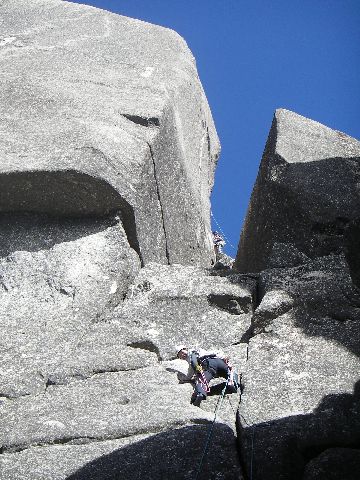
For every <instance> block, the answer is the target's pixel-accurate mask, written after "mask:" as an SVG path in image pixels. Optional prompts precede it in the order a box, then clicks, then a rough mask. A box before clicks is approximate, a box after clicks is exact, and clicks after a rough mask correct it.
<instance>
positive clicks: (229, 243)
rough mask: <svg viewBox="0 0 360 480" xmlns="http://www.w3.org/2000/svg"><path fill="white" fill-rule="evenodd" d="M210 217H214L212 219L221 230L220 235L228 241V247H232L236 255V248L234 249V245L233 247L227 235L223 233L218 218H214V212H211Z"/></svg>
mask: <svg viewBox="0 0 360 480" xmlns="http://www.w3.org/2000/svg"><path fill="white" fill-rule="evenodd" d="M210 215H211V216H212V218H213V219H214V222H215V224H216V225H217V227H218V229H219V230H220V233H221V235H222V236H223V237H224V239H225V240H226V241H227V243H228V245H230V247H231V248H232V249H233V250H234V252H235V253H236V250H237V249H236V248H235V247H234V245H232V243H231V242H230V241H229V239H228V238H227V237H226V235H225V233H224V232H223V231H222V229H221V226H220V225H219V223H218V222H217V220H216V218H215V217H214V214H213V212H212V210H210Z"/></svg>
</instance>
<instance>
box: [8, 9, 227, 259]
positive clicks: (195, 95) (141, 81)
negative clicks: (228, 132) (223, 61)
mask: <svg viewBox="0 0 360 480" xmlns="http://www.w3.org/2000/svg"><path fill="white" fill-rule="evenodd" d="M0 16H1V18H2V20H3V21H2V23H1V27H0V49H1V56H0V68H1V70H2V72H3V74H2V76H1V80H0V82H1V85H0V109H1V113H0V145H1V152H2V153H1V158H0V212H9V211H27V212H28V211H31V212H37V213H47V214H56V215H89V214H100V215H102V214H109V213H114V212H119V213H120V214H121V216H122V219H123V224H124V227H125V232H126V235H127V238H128V241H129V243H130V245H131V247H132V248H134V249H135V250H136V251H137V253H138V255H139V256H140V258H141V260H142V262H143V263H147V262H149V261H157V262H161V263H174V262H177V263H183V264H205V265H209V264H210V261H211V259H212V257H213V248H212V244H211V236H210V220H209V193H210V190H211V188H212V184H213V174H214V168H215V164H216V160H217V157H218V154H219V143H218V139H217V135H216V132H215V128H214V125H213V121H212V118H211V113H210V110H209V107H208V104H207V101H206V98H205V96H204V93H203V90H202V87H201V84H200V81H199V79H198V76H197V72H196V66H195V61H194V59H193V57H192V55H191V53H190V51H189V50H188V48H187V46H186V44H185V42H184V41H183V40H182V38H181V37H179V35H177V34H176V33H175V32H173V31H171V30H168V29H166V28H162V27H158V26H155V25H150V24H147V23H144V22H141V21H137V20H133V19H129V18H125V17H122V16H119V15H115V14H112V13H109V12H105V11H102V10H98V9H95V8H92V7H88V6H84V5H77V4H73V3H70V2H65V1H60V0H34V1H31V2H28V1H25V0H14V1H12V2H1V5H0Z"/></svg>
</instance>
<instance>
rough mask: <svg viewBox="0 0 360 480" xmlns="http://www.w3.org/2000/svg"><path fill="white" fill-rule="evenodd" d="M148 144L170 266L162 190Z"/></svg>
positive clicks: (153, 157)
mask: <svg viewBox="0 0 360 480" xmlns="http://www.w3.org/2000/svg"><path fill="white" fill-rule="evenodd" d="M147 144H148V146H149V150H150V155H151V160H152V164H153V168H154V180H155V184H156V194H157V197H158V200H159V205H160V211H161V222H162V227H163V230H164V238H165V255H166V258H167V261H168V264H169V265H170V255H169V248H168V240H167V236H166V227H165V218H164V210H163V206H162V203H161V198H160V189H159V182H158V178H157V173H156V162H155V156H154V153H153V151H152V148H151V145H150V143H149V142H147Z"/></svg>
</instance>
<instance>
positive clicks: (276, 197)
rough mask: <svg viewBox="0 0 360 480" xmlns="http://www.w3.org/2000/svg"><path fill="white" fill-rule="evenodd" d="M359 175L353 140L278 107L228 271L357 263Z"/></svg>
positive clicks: (359, 150)
mask: <svg viewBox="0 0 360 480" xmlns="http://www.w3.org/2000/svg"><path fill="white" fill-rule="evenodd" d="M359 172H360V142H359V141H358V140H355V139H354V138H351V137H349V136H347V135H345V134H344V133H341V132H338V131H336V130H332V129H330V128H328V127H325V126H324V125H321V124H320V123H318V122H315V121H313V120H309V119H307V118H305V117H302V116H300V115H298V114H296V113H293V112H290V111H288V110H283V109H280V110H277V111H276V112H275V116H274V120H273V123H272V126H271V130H270V134H269V138H268V141H267V144H266V147H265V151H264V155H263V158H262V161H261V165H260V170H259V174H258V177H257V180H256V183H255V186H254V189H253V193H252V196H251V200H250V204H249V208H248V212H247V215H246V219H245V223H244V227H243V230H242V233H241V239H240V244H239V250H238V253H237V257H236V260H235V264H234V266H235V268H237V269H238V270H239V271H241V272H259V271H261V270H263V269H265V268H269V267H274V266H283V267H286V266H296V265H299V264H301V263H304V262H306V261H307V258H316V257H321V256H323V255H330V254H340V253H342V252H343V253H346V254H347V255H348V260H349V263H350V264H351V265H352V264H354V263H356V265H358V256H357V253H355V250H356V251H357V248H356V246H355V245H356V240H357V239H358V233H356V232H357V230H356V232H355V225H358V222H359V215H360V213H359V212H360V194H359V188H358V183H359ZM340 179H341V181H340ZM351 268H352V267H351ZM354 269H355V267H354ZM353 275H354V276H356V273H355V272H354V273H353Z"/></svg>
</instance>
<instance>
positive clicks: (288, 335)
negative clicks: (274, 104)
mask: <svg viewBox="0 0 360 480" xmlns="http://www.w3.org/2000/svg"><path fill="white" fill-rule="evenodd" d="M359 168H360V143H359V142H358V141H357V140H355V139H352V138H350V137H348V136H346V135H345V134H343V133H341V132H337V131H334V130H331V129H329V128H327V127H325V126H323V125H321V124H319V123H317V122H313V121H311V120H308V119H306V118H304V117H301V116H299V115H297V114H295V113H292V112H289V111H286V110H278V111H277V112H276V113H275V118H274V121H273V124H272V127H271V131H270V135H269V139H268V142H267V145H266V148H265V152H264V155H263V159H262V163H261V166H260V171H259V174H258V178H257V181H256V184H255V187H254V190H253V194H252V198H251V201H250V205H249V209H248V214H247V218H246V221H245V225H244V228H243V231H242V234H241V240H240V244H239V250H238V255H237V258H236V260H235V267H236V268H238V269H239V270H240V271H243V272H249V271H251V272H259V273H258V285H257V295H256V303H255V305H256V309H255V312H254V315H253V317H252V322H251V327H250V329H249V331H248V332H247V333H246V334H245V335H244V337H243V340H248V341H249V346H248V357H247V363H246V366H245V368H244V369H243V384H244V390H243V395H242V398H241V404H240V407H239V410H238V423H237V426H238V445H239V451H240V454H241V458H242V462H243V466H244V469H245V474H246V475H247V477H248V478H252V479H253V480H305V479H306V480H310V479H314V480H315V479H318V480H320V479H335V478H336V479H344V480H345V479H347V480H355V478H357V477H358V476H359V473H358V472H359V463H358V462H359V457H358V454H359V451H360V450H359V449H360V443H359V439H360V414H359V412H360V394H359V385H360V373H359V372H360V329H359V326H360V290H359V288H358V287H359V275H360V269H359V253H358V252H359V228H358V227H359V215H360V192H359V178H360V177H359V175H360V169H359Z"/></svg>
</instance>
